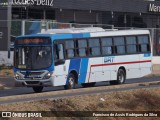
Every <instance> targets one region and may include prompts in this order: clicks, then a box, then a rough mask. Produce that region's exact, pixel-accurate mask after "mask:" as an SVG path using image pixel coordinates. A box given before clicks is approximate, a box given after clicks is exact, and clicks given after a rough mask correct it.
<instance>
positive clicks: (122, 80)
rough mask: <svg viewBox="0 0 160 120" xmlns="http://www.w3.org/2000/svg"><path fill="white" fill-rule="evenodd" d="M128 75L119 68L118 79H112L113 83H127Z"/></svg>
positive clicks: (111, 82)
mask: <svg viewBox="0 0 160 120" xmlns="http://www.w3.org/2000/svg"><path fill="white" fill-rule="evenodd" d="M125 80H126V75H125V72H124V70H123V69H119V70H118V73H117V80H114V81H110V84H111V85H118V84H123V83H125Z"/></svg>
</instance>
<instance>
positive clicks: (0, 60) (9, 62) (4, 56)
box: [0, 51, 13, 66]
mask: <svg viewBox="0 0 160 120" xmlns="http://www.w3.org/2000/svg"><path fill="white" fill-rule="evenodd" d="M0 65H6V66H13V52H11V58H10V59H8V52H7V51H0Z"/></svg>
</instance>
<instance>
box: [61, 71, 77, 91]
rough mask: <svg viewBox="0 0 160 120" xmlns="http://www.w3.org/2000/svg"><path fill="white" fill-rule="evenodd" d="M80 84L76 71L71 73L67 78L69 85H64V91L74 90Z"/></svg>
mask: <svg viewBox="0 0 160 120" xmlns="http://www.w3.org/2000/svg"><path fill="white" fill-rule="evenodd" d="M77 83H78V74H77V72H76V71H71V72H70V73H69V74H68V77H67V84H66V85H64V89H74V88H75V85H76V84H77Z"/></svg>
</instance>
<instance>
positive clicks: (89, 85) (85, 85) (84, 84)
mask: <svg viewBox="0 0 160 120" xmlns="http://www.w3.org/2000/svg"><path fill="white" fill-rule="evenodd" d="M95 84H96V82H92V83H82V84H81V85H82V87H84V88H86V87H94V86H95Z"/></svg>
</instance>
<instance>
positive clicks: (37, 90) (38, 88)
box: [32, 86, 43, 93]
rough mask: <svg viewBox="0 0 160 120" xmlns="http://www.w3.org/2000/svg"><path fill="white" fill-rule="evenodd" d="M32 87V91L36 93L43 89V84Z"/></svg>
mask: <svg viewBox="0 0 160 120" xmlns="http://www.w3.org/2000/svg"><path fill="white" fill-rule="evenodd" d="M32 88H33V90H34V92H36V93H40V92H42V90H43V86H34V87H32Z"/></svg>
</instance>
